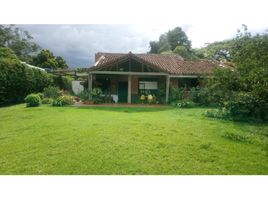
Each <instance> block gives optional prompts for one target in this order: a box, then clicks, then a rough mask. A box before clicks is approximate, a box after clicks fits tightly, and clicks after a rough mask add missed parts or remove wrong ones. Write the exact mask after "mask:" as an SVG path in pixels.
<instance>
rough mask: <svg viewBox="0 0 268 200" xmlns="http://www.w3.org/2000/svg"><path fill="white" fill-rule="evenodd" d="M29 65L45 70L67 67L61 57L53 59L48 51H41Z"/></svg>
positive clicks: (52, 55)
mask: <svg viewBox="0 0 268 200" xmlns="http://www.w3.org/2000/svg"><path fill="white" fill-rule="evenodd" d="M31 64H33V65H35V66H38V67H41V68H47V69H59V68H60V69H65V68H68V65H67V64H66V62H65V60H64V59H63V58H62V57H60V56H58V57H55V56H54V54H53V53H52V52H51V51H50V50H48V49H43V50H42V51H40V52H39V53H38V54H37V55H36V56H34V57H33V59H32V62H31Z"/></svg>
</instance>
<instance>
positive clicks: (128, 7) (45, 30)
mask: <svg viewBox="0 0 268 200" xmlns="http://www.w3.org/2000/svg"><path fill="white" fill-rule="evenodd" d="M25 1H27V2H28V1H29V5H30V4H31V5H35V4H34V2H35V1H34V0H25ZM10 2H11V1H6V4H7V5H6V6H12V5H11V3H10ZM47 2H48V3H47V4H44V5H42V9H40V7H39V6H38V5H37V4H36V6H37V7H36V9H33V7H27V6H26V7H24V9H23V13H21V14H17V15H10V13H9V12H8V9H4V10H2V11H1V12H0V19H8V20H7V21H6V22H5V23H7V24H9V23H12V24H19V25H18V26H20V27H21V28H23V29H25V30H28V31H29V32H30V34H31V35H32V36H33V37H34V41H36V43H38V44H39V45H40V46H41V47H42V48H48V49H50V50H52V51H53V53H54V54H55V55H56V56H62V57H63V58H64V59H65V60H66V61H67V63H68V64H69V66H71V67H89V66H92V65H94V54H95V53H96V52H119V53H127V52H129V51H132V52H133V53H146V52H148V51H149V42H150V41H152V40H158V38H159V36H160V35H161V34H162V33H165V32H167V31H168V30H171V29H173V28H175V27H177V26H179V27H182V29H183V30H184V31H185V32H186V34H187V36H188V38H189V39H190V40H191V41H192V47H193V48H198V47H202V46H204V45H205V44H206V43H212V42H215V41H222V40H226V39H230V38H232V37H234V36H235V35H236V33H237V29H239V28H241V25H242V24H246V25H247V26H248V28H249V31H250V32H252V33H260V32H263V31H265V30H267V29H268V22H267V19H268V12H267V7H268V5H266V4H267V1H266V0H254V1H253V0H248V1H247V0H243V1H242V0H224V1H222V0H202V1H194V0H187V1H185V0H184V1H180V0H165V1H156V0H154V1H145V0H135V3H126V2H127V1H125V0H113V1H105V0H98V1H90V3H88V1H83V0H76V1H66V2H65V4H64V9H63V8H62V4H61V3H60V2H57V1H53V0H47ZM49 2H50V3H53V5H54V6H53V7H51V6H50V3H49ZM86 2H87V3H86ZM20 4H21V5H20ZM24 5H25V2H24V1H19V2H18V5H17V6H16V7H14V8H13V9H14V12H13V13H19V12H21V10H22V9H20V7H22V6H24ZM111 8H113V9H111ZM59 9H60V11H61V12H60V14H59V12H58V11H59ZM6 16H9V17H8V18H7V17H6ZM33 16H34V17H33ZM14 22H17V23H14ZM25 22H26V23H25Z"/></svg>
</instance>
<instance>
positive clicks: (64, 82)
mask: <svg viewBox="0 0 268 200" xmlns="http://www.w3.org/2000/svg"><path fill="white" fill-rule="evenodd" d="M72 80H73V79H72V78H71V77H69V76H57V75H54V76H53V83H54V85H55V86H56V87H58V88H60V89H61V90H67V91H70V92H71V91H72Z"/></svg>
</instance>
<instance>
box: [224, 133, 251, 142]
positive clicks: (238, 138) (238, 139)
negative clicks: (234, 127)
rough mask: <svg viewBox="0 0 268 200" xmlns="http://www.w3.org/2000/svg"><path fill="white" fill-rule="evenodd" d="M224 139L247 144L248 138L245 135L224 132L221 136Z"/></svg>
mask: <svg viewBox="0 0 268 200" xmlns="http://www.w3.org/2000/svg"><path fill="white" fill-rule="evenodd" d="M223 137H224V138H227V139H230V140H233V141H236V142H249V139H250V138H249V137H248V136H247V135H242V134H237V133H232V132H225V133H224V135H223Z"/></svg>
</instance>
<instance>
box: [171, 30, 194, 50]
mask: <svg viewBox="0 0 268 200" xmlns="http://www.w3.org/2000/svg"><path fill="white" fill-rule="evenodd" d="M166 35H167V40H168V43H169V45H170V48H171V50H172V51H173V50H174V49H175V48H176V47H177V46H178V45H179V46H184V47H185V48H186V49H187V50H190V49H191V41H190V40H189V39H188V37H187V35H186V33H185V32H184V31H183V30H182V28H181V27H176V28H174V29H173V30H169V31H168V32H167V34H166Z"/></svg>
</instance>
